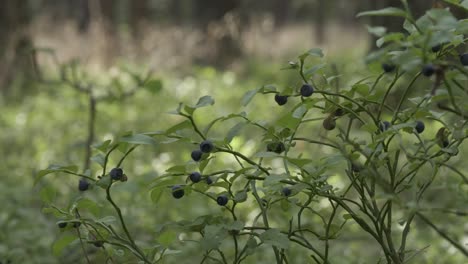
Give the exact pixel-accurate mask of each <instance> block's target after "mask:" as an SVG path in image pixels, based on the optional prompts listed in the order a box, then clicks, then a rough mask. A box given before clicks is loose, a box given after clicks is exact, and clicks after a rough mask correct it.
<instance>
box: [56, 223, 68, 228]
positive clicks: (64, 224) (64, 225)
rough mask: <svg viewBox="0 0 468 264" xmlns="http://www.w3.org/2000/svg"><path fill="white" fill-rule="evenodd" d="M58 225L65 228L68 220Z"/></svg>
mask: <svg viewBox="0 0 468 264" xmlns="http://www.w3.org/2000/svg"><path fill="white" fill-rule="evenodd" d="M57 225H58V227H59V228H65V227H67V222H58V223H57Z"/></svg>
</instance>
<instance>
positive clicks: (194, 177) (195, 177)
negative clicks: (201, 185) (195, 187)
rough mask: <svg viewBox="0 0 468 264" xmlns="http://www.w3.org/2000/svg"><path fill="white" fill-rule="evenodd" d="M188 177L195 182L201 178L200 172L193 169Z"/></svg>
mask: <svg viewBox="0 0 468 264" xmlns="http://www.w3.org/2000/svg"><path fill="white" fill-rule="evenodd" d="M189 178H190V180H191V181H192V182H194V183H197V182H199V181H200V180H201V174H200V173H199V172H196V171H195V172H192V173H190V175H189Z"/></svg>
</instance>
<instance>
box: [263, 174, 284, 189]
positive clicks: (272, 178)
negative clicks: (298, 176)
mask: <svg viewBox="0 0 468 264" xmlns="http://www.w3.org/2000/svg"><path fill="white" fill-rule="evenodd" d="M285 179H287V176H286V175H284V174H279V175H278V174H270V175H268V176H267V177H266V178H265V181H264V182H263V186H265V187H266V186H271V185H274V184H277V183H279V182H280V181H282V180H285Z"/></svg>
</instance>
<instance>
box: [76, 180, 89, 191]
mask: <svg viewBox="0 0 468 264" xmlns="http://www.w3.org/2000/svg"><path fill="white" fill-rule="evenodd" d="M88 188H89V182H88V181H87V180H86V179H80V181H79V182H78V190H80V191H82V192H84V191H86V190H88Z"/></svg>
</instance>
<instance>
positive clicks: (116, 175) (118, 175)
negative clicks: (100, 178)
mask: <svg viewBox="0 0 468 264" xmlns="http://www.w3.org/2000/svg"><path fill="white" fill-rule="evenodd" d="M109 175H110V177H111V179H112V180H114V181H120V180H121V179H122V177H123V170H122V169H121V168H113V169H112V170H111V171H110V172H109Z"/></svg>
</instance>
